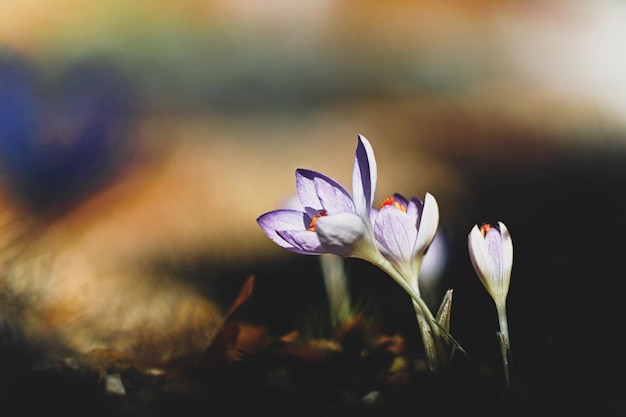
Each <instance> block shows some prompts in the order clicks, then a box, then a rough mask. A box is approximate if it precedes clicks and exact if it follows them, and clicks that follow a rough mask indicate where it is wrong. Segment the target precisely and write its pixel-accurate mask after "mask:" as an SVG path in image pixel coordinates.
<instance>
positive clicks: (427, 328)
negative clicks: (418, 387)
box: [373, 256, 446, 371]
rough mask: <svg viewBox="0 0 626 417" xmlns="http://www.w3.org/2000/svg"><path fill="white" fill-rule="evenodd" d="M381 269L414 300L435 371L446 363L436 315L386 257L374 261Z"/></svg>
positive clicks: (426, 350) (421, 330) (432, 368)
mask: <svg viewBox="0 0 626 417" xmlns="http://www.w3.org/2000/svg"><path fill="white" fill-rule="evenodd" d="M373 263H374V264H375V265H376V266H378V267H379V268H380V269H382V270H383V271H385V272H386V273H387V274H388V275H389V276H391V277H392V278H393V279H394V281H396V282H397V283H398V284H399V285H400V287H402V289H403V290H404V291H406V292H407V293H408V294H409V296H411V299H412V300H413V307H414V308H415V312H416V313H417V320H418V325H419V327H420V333H421V335H422V342H423V343H424V351H425V352H426V358H427V360H428V365H429V367H430V369H431V371H435V370H436V369H437V368H438V367H439V366H438V365H440V364H444V363H445V362H444V361H445V357H446V353H445V350H444V347H445V345H444V343H443V340H442V337H443V336H442V333H441V329H440V328H439V326H437V324H436V323H435V317H434V316H433V314H432V312H431V311H430V309H429V308H428V306H427V305H426V302H425V301H424V299H423V298H422V297H421V295H420V294H419V290H417V289H415V288H413V287H412V286H411V285H410V284H409V283H408V282H407V281H406V280H405V279H404V278H403V277H402V275H401V274H400V273H399V272H398V271H397V270H396V269H395V268H394V267H393V266H392V265H391V263H389V261H387V260H386V259H385V258H384V257H382V256H381V257H380V258H379V259H378V261H377V262H373Z"/></svg>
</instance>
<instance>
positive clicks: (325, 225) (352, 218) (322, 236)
mask: <svg viewBox="0 0 626 417" xmlns="http://www.w3.org/2000/svg"><path fill="white" fill-rule="evenodd" d="M315 230H316V232H317V236H318V237H319V240H320V243H321V244H322V246H323V247H324V248H325V249H326V250H327V251H328V252H330V253H335V254H337V255H341V256H350V255H351V254H352V251H353V249H354V247H355V245H356V244H357V243H358V242H359V241H360V240H362V239H363V236H364V235H365V232H366V229H365V224H364V223H363V220H362V219H361V218H360V217H359V216H357V215H356V214H352V213H338V214H335V215H332V216H322V217H319V218H318V219H317V225H316V229H315Z"/></svg>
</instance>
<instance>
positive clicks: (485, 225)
mask: <svg viewBox="0 0 626 417" xmlns="http://www.w3.org/2000/svg"><path fill="white" fill-rule="evenodd" d="M490 230H491V225H490V224H489V223H483V225H482V226H480V233H481V234H482V235H483V237H485V236H486V235H487V232H488V231H490Z"/></svg>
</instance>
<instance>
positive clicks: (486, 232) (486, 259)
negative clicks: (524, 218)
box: [467, 222, 513, 392]
mask: <svg viewBox="0 0 626 417" xmlns="http://www.w3.org/2000/svg"><path fill="white" fill-rule="evenodd" d="M467 242H468V247H469V254H470V259H471V260H472V264H473V265H474V270H475V271H476V274H477V275H478V277H479V278H480V280H481V281H482V283H483V285H484V286H485V288H486V289H487V292H488V293H489V295H491V298H493V301H494V302H495V303H496V310H497V313H498V322H499V325H500V331H499V332H498V337H499V339H500V350H501V353H502V365H503V369H504V377H505V380H506V386H507V389H508V390H509V392H510V389H511V377H510V369H509V357H510V355H511V342H510V338H509V325H508V320H507V317H506V296H507V294H508V292H509V282H510V281H511V269H512V268H513V241H512V240H511V235H510V234H509V230H508V229H507V228H506V226H505V225H504V223H502V222H498V223H497V224H495V225H491V224H489V223H483V225H482V226H481V227H480V229H479V228H478V225H474V227H473V228H472V230H471V232H470V234H469V236H468V238H467Z"/></svg>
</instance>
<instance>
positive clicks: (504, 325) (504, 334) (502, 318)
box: [496, 303, 511, 394]
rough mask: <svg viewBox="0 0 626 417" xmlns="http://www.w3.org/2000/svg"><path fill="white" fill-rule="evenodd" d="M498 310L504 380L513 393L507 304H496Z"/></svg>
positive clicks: (509, 391)
mask: <svg viewBox="0 0 626 417" xmlns="http://www.w3.org/2000/svg"><path fill="white" fill-rule="evenodd" d="M496 309H497V311H498V322H499V324H500V331H499V332H498V337H499V339H500V351H501V353H502V365H503V368H504V380H505V383H506V389H507V393H509V394H510V393H511V375H510V372H511V371H510V363H509V357H510V355H511V342H510V339H509V325H508V321H507V318H506V304H505V303H498V304H496Z"/></svg>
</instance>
